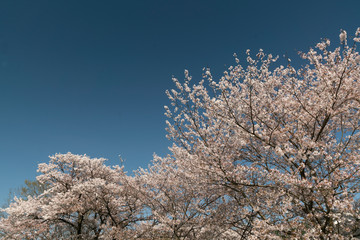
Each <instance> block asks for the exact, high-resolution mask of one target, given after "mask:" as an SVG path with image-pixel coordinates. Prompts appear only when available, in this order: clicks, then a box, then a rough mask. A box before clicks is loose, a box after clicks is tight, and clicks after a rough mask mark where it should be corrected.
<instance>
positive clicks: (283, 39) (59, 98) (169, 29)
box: [0, 0, 360, 202]
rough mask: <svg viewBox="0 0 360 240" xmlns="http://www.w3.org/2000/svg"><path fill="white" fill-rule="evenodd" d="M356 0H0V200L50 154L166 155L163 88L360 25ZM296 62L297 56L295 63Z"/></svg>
mask: <svg viewBox="0 0 360 240" xmlns="http://www.w3.org/2000/svg"><path fill="white" fill-rule="evenodd" d="M359 9H360V1H357V0H354V1H289V0H287V1H268V0H267V1H265V0H264V1H254V0H253V1H247V0H243V1H242V0H238V1H234V0H226V1H225V0H222V1H220V0H219V1H211V0H197V1H194V0H181V1H180V0H166V1H165V0H164V1H160V0H158V1H157V0H154V1H150V0H143V1H139V0H131V1H121V0H118V1H111V0H108V1H98V0H97V1H93V0H81V1H80V0H79V1H67V0H62V1H47V0H46V1H45V0H44V1H37V0H36V1H28V0H23V1H21V0H11V1H10V0H3V1H0V161H1V168H0V202H1V201H4V200H5V199H6V197H7V194H8V191H9V189H11V188H16V187H18V186H21V185H22V183H23V182H24V180H25V179H34V178H35V176H36V174H37V173H36V169H37V164H38V163H41V162H47V161H48V156H49V155H52V154H54V153H67V152H72V153H76V154H87V155H90V156H91V157H105V158H108V159H109V162H108V163H109V164H110V165H114V164H119V160H118V155H119V154H121V156H122V157H123V158H124V159H125V166H126V169H127V170H128V171H129V172H130V171H132V170H134V169H136V168H137V167H139V166H142V167H146V166H147V165H148V164H149V163H150V161H151V159H152V154H153V153H154V152H155V153H157V154H159V155H165V154H166V153H167V147H168V146H169V145H171V142H169V141H168V140H167V139H166V138H165V134H166V131H165V127H166V126H165V120H166V119H165V116H164V114H163V113H164V109H163V107H164V105H167V104H169V101H168V100H167V97H166V95H165V90H166V89H170V88H172V87H173V85H172V81H171V77H172V76H173V75H174V76H176V77H178V78H183V71H184V69H189V70H190V73H191V75H192V76H193V78H194V81H197V80H199V79H200V77H201V73H202V68H203V67H210V68H211V69H212V71H213V73H215V76H219V74H220V73H221V72H223V71H224V70H225V68H226V67H228V66H230V65H232V64H234V60H233V53H237V54H238V56H239V57H240V58H241V57H244V53H245V50H246V49H251V50H252V51H253V52H256V51H257V50H258V49H259V48H262V49H264V51H265V52H267V53H272V54H275V55H280V56H282V55H284V54H286V55H288V56H290V57H291V58H293V59H295V58H297V51H299V50H301V51H306V50H307V49H308V48H309V47H311V46H314V44H315V43H317V42H318V41H319V40H320V39H321V38H323V37H328V38H330V39H331V40H332V42H333V43H334V44H335V43H336V44H337V43H338V35H339V31H340V29H345V30H347V31H348V34H349V35H351V34H353V33H354V32H355V29H356V28H357V27H358V26H360V15H359V13H358V10H359ZM293 62H294V63H295V64H301V62H300V61H293Z"/></svg>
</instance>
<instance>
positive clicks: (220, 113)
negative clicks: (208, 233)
mask: <svg viewBox="0 0 360 240" xmlns="http://www.w3.org/2000/svg"><path fill="white" fill-rule="evenodd" d="M359 35H360V28H359V29H358V30H357V32H356V34H355V38H353V41H352V42H353V43H354V44H353V45H352V46H349V45H348V42H347V34H346V32H345V31H341V34H340V41H341V46H340V47H337V48H335V49H333V50H331V49H330V41H329V40H324V41H322V42H321V43H319V44H317V45H316V48H315V49H310V50H309V51H308V52H307V53H301V57H302V58H303V59H305V60H306V61H307V62H308V64H307V65H305V66H304V67H303V68H300V69H295V68H294V67H292V66H291V65H290V64H288V65H287V66H281V65H280V66H278V67H273V64H274V63H275V62H276V61H277V58H274V57H273V56H272V55H270V54H269V55H266V54H264V53H263V51H262V50H260V51H259V53H258V54H257V55H256V57H252V56H251V55H250V51H247V66H246V67H242V66H241V65H240V64H239V62H240V61H239V60H238V59H237V58H236V62H237V65H236V66H234V67H230V68H229V69H228V70H227V71H225V72H224V75H223V76H222V77H221V78H220V80H219V81H214V80H213V77H212V75H211V72H210V70H209V69H206V70H205V73H204V79H203V80H202V81H200V82H199V83H197V84H194V85H192V86H191V77H190V75H189V73H188V71H185V81H184V82H183V83H181V82H180V81H178V80H177V79H175V78H174V79H173V80H174V82H175V84H176V87H177V89H176V90H171V91H169V92H168V96H169V98H170V100H171V104H172V107H171V108H169V107H166V115H167V116H168V117H169V118H170V119H171V120H172V121H169V122H168V132H169V135H168V136H169V138H170V139H172V140H173V141H174V142H175V143H174V145H173V146H172V148H171V151H172V155H173V157H174V158H175V159H176V165H177V169H179V171H182V172H183V173H184V175H186V177H187V178H189V179H193V180H194V181H196V182H203V183H204V184H208V185H209V186H214V185H215V186H218V187H219V188H222V189H223V190H222V192H223V193H224V194H225V195H224V197H225V198H226V199H227V201H228V202H229V207H228V208H227V209H226V210H227V211H228V219H227V220H228V221H230V222H233V223H234V227H233V228H238V229H239V230H241V229H243V231H248V236H247V238H246V239H284V238H285V239H289V238H292V239H349V238H351V237H353V236H355V235H356V234H357V230H358V229H359V225H358V224H359V220H360V218H359V213H358V211H357V209H356V208H355V207H354V203H355V198H356V194H357V193H359V180H360V168H359V167H360V166H359V165H360V155H359V154H360V148H359V146H360V145H359V144H360V131H359V127H360V125H359V124H360V121H359V119H360V111H359V108H360V56H359V53H358V52H357V51H356V43H357V42H359V41H360V37H359ZM206 82H207V83H208V84H206ZM202 190H203V189H201V191H202ZM231 206H232V207H231ZM234 215H235V216H234ZM237 217H240V218H241V219H239V220H238V221H237V219H236V218H237ZM223 223H224V221H223V219H220V221H219V222H218V224H223ZM245 226H249V227H250V228H251V230H249V227H248V228H245Z"/></svg>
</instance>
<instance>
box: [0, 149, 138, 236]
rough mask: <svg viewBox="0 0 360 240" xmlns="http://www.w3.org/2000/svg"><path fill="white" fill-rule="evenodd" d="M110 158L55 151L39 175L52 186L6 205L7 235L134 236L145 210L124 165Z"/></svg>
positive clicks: (4, 222)
mask: <svg viewBox="0 0 360 240" xmlns="http://www.w3.org/2000/svg"><path fill="white" fill-rule="evenodd" d="M104 161H105V159H102V158H100V159H96V158H95V159H91V158H89V157H88V156H86V155H83V156H82V155H73V154H71V153H68V154H56V155H54V156H52V157H50V162H49V163H48V164H46V163H43V164H39V168H38V171H39V172H40V173H41V175H40V176H38V177H37V180H38V181H39V183H40V184H44V185H47V186H48V187H47V190H45V191H44V192H43V193H42V194H40V195H39V196H35V197H32V196H29V197H28V198H27V199H26V200H24V199H20V198H15V202H13V203H12V204H10V206H9V207H8V208H7V209H5V212H6V213H7V214H8V217H7V218H5V219H2V220H1V222H0V228H1V230H2V232H3V233H4V234H5V237H4V239H100V238H105V239H121V238H128V237H127V236H128V235H129V236H131V235H133V232H132V231H133V230H132V229H131V226H132V224H134V223H135V222H136V220H137V215H138V214H139V213H140V210H141V209H140V208H139V207H138V199H137V198H136V193H133V192H131V191H130V190H129V188H127V187H126V186H128V184H130V183H129V181H131V178H130V177H127V176H126V174H125V173H124V172H123V168H121V167H119V166H115V167H114V168H111V167H108V166H105V165H104Z"/></svg>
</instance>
